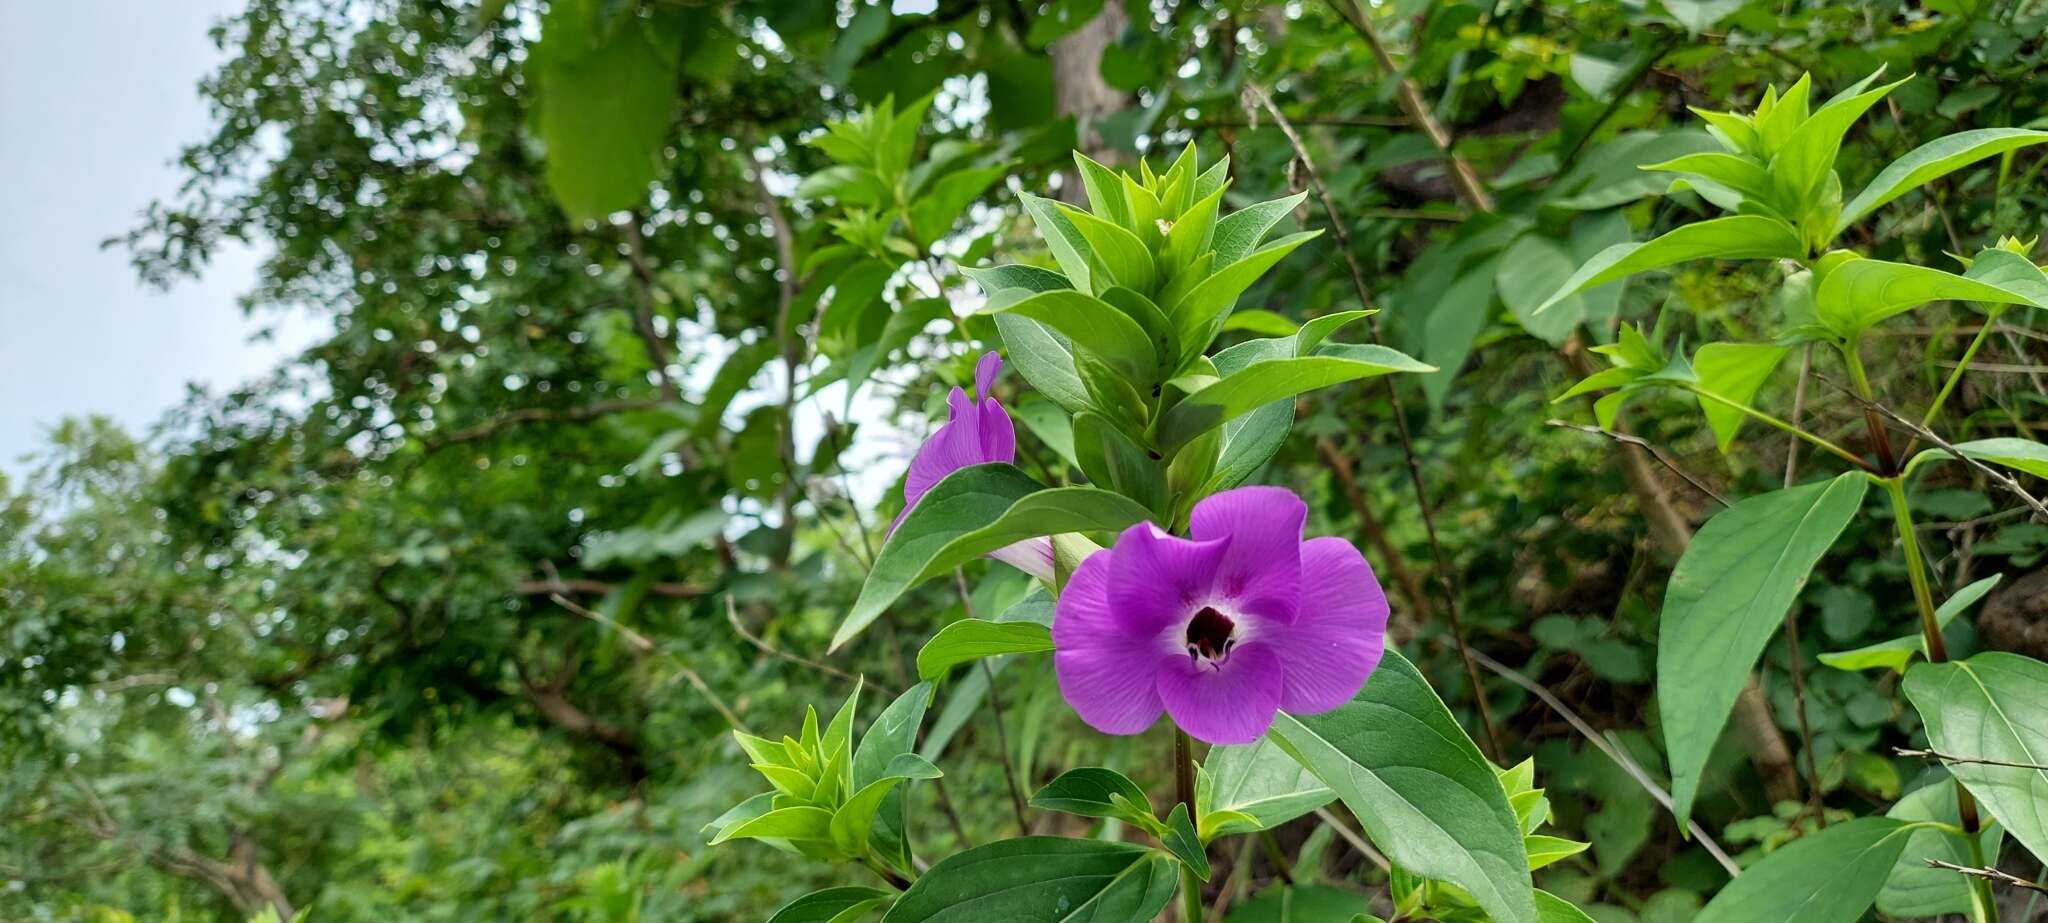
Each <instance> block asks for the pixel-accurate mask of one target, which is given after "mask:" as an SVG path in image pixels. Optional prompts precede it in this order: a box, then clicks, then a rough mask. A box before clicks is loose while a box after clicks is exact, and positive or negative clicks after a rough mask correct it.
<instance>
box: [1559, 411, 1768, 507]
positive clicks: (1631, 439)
mask: <svg viewBox="0 0 2048 923" xmlns="http://www.w3.org/2000/svg"><path fill="white" fill-rule="evenodd" d="M1544 422H1545V424H1546V425H1549V426H1555V427H1558V428H1560V429H1569V430H1576V431H1578V432H1581V433H1586V434H1588V435H1593V436H1600V437H1603V438H1607V439H1612V440H1614V441H1615V442H1619V443H1621V444H1622V445H1632V446H1635V447H1637V448H1639V449H1642V450H1643V451H1645V452H1648V453H1650V457H1651V458H1654V459H1656V460H1657V462H1658V463H1659V464H1661V465H1663V466H1664V467H1666V468H1668V469H1670V470H1671V473H1672V474H1675V475H1678V476H1679V477H1681V478H1684V479H1685V482H1686V483H1687V484H1691V485H1692V487H1693V489H1694V490H1697V491H1699V492H1700V493H1703V494H1706V495H1707V496H1709V497H1711V498H1713V500H1714V502H1715V503H1719V504H1721V505H1722V506H1729V505H1730V504H1729V502H1728V498H1727V497H1723V496H1721V495H1720V494H1719V493H1718V492H1716V491H1715V490H1714V489H1713V488H1712V487H1708V486H1707V483H1706V482H1705V481H1702V480H1700V479H1699V478H1696V477H1694V476H1692V474H1691V473H1690V472H1687V471H1686V470H1685V469H1684V468H1680V467H1679V466H1678V463H1677V462H1675V461H1672V460H1671V457H1670V456H1668V455H1666V454H1664V451H1663V450H1662V449H1659V448H1657V447H1656V446H1655V445H1653V444H1651V442H1650V441H1649V440H1648V439H1644V438H1643V437H1641V436H1636V435H1631V434H1629V433H1617V432H1615V431H1613V430H1608V429H1601V428H1600V427H1597V426H1587V425H1586V424H1584V423H1573V422H1570V421H1568V420H1546V421H1544Z"/></svg>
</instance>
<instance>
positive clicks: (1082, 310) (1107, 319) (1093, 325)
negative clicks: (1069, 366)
mask: <svg viewBox="0 0 2048 923" xmlns="http://www.w3.org/2000/svg"><path fill="white" fill-rule="evenodd" d="M986 313H992V314H998V316H1000V314H1013V315H1016V316H1019V317H1027V318H1030V319H1032V320H1035V321H1038V322H1039V323H1042V324H1044V325H1046V326H1047V327H1050V328H1052V329H1053V330H1056V331H1058V332H1059V334H1060V335H1061V336H1063V337H1065V338H1066V340H1067V342H1068V343H1070V344H1072V346H1073V348H1074V349H1078V350H1081V351H1084V352H1087V353H1089V354H1091V355H1093V356H1095V357H1096V358H1098V359H1100V360H1102V361H1103V362H1105V363H1107V364H1108V365H1110V366H1111V367H1113V368H1115V369H1116V370H1117V371H1119V372H1121V373H1123V374H1126V375H1129V376H1130V377H1131V379H1132V380H1134V381H1138V382H1143V383H1144V384H1145V386H1147V387H1149V386H1150V385H1152V384H1153V383H1155V382H1156V381H1157V380H1158V375H1159V361H1158V358H1157V356H1156V354H1155V353H1154V351H1153V349H1152V340H1151V337H1149V336H1148V335H1146V333H1145V328H1143V327H1140V326H1138V322H1137V321H1134V320H1132V319H1131V318H1130V316H1129V315H1127V314H1125V313H1124V312H1122V311H1119V310H1117V309H1116V308H1114V307H1111V306H1110V305H1108V304H1105V303H1103V301H1102V299H1100V298H1096V297H1095V296H1093V295H1087V294H1083V293H1081V292H1078V291H1074V290H1073V289H1058V290H1054V291H1050V292H1041V293H1039V294H1036V295H1032V296H1031V297H1029V298H1026V299H1024V300H1022V301H1018V302H1015V303H1013V304H1008V305H1002V306H993V305H992V306H991V307H990V308H989V309H987V312H986ZM1005 342H1007V340H1006V341H1005Z"/></svg>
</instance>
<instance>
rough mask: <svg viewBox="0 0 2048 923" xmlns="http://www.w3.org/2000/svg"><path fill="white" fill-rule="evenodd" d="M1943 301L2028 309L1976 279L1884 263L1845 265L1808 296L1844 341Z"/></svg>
mask: <svg viewBox="0 0 2048 923" xmlns="http://www.w3.org/2000/svg"><path fill="white" fill-rule="evenodd" d="M1944 300H1957V301H1983V302H1989V303H1992V304H2028V303H2029V302H2028V301H2027V299H2026V298H2025V297H2024V296H2022V295H2019V294H2016V293H2013V292H2009V291H2006V290H2005V289H2003V288H1999V287H1998V286H1995V285H1991V284H1988V283H1985V282H1979V281H1977V280H1975V279H1971V278H1967V277H1964V276H1959V275H1956V274H1954V273H1949V272H1943V271H1941V270H1939V269H1929V268H1927V267H1925V266H1915V265H1912V264H1910V263H1891V262H1886V261H1884V260H1859V259H1852V260H1848V261H1846V262H1844V263H1842V264H1841V265H1839V266H1836V267H1835V268H1834V269H1833V270H1830V271H1829V272H1828V274H1827V277H1826V278H1824V279H1822V280H1821V282H1820V287H1819V288H1817V289H1815V290H1814V293H1813V306H1814V310H1815V312H1816V313H1817V314H1818V315H1819V316H1820V322H1821V323H1822V324H1824V325H1826V326H1827V328H1828V329H1829V330H1832V331H1834V332H1835V333H1837V334H1839V335H1841V336H1845V337H1853V336H1855V335H1856V334H1858V333H1860V332H1862V331H1864V330H1867V329H1869V328H1870V327H1871V325H1873V324H1876V323H1878V322H1880V321H1883V320H1885V319H1886V318H1889V317H1893V316H1896V315H1899V314H1903V313H1905V312H1907V311H1910V310H1912V309H1914V308H1917V307H1919V306H1921V305H1923V304H1926V303H1928V302H1930V301H1944Z"/></svg>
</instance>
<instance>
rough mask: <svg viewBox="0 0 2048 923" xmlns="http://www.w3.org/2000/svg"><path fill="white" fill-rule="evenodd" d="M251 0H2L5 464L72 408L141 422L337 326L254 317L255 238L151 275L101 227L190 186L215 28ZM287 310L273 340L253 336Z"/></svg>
mask: <svg viewBox="0 0 2048 923" xmlns="http://www.w3.org/2000/svg"><path fill="white" fill-rule="evenodd" d="M241 6H242V0H56V2H52V0H0V472H7V473H19V472H20V471H21V470H22V464H21V460H20V457H21V456H22V455H24V454H25V453H28V452H30V451H34V450H36V449H38V448H39V447H40V446H41V445H42V444H43V441H44V439H43V436H44V433H45V432H46V431H47V429H48V428H49V427H50V426H51V425H53V424H55V423H56V422H57V421H58V420H60V419H63V418H64V417H68V416H79V415H84V414H89V413H102V414H106V415H108V416H110V417H112V418H114V419H115V420H116V421H118V422H119V423H121V424H122V425H123V426H125V427H127V428H128V429H129V430H130V431H131V432H136V433H140V432H142V431H143V430H145V429H146V428H147V427H148V426H149V424H151V423H153V422H155V421H156V419H157V418H158V417H159V415H161V414H162V412H163V411H164V410H166V409H168V408H169V407H171V406H172V405H174V404H176V403H178V402H179V401H180V400H181V399H182V397H183V395H184V393H185V388H186V385H187V383H190V382H196V383H199V384H201V385H203V386H205V387H207V388H208V389H209V390H211V391H214V392H216V393H218V392H222V391H225V390H228V389H230V388H232V387H234V386H235V385H237V384H240V383H242V382H243V381H246V380H248V379H250V378H254V377H256V376H258V375H261V374H263V373H264V372H266V371H268V370H269V369H271V368H272V367H274V366H276V365H277V364H278V363H279V362H280V361H281V360H283V359H285V358H286V357H288V356H290V355H291V354H293V353H295V352H297V351H298V350H299V349H300V348H303V347H304V346H305V345H307V344H309V343H310V342H311V341H312V340H313V339H314V338H315V337H316V336H317V334H318V332H319V331H320V330H321V329H322V327H323V326H324V321H323V322H317V323H316V322H315V321H312V320H309V319H307V318H305V317H283V318H280V317H278V316H276V315H265V316H259V317H256V318H248V317H244V316H243V314H242V311H241V308H240V307H239V306H238V305H237V304H236V302H235V299H236V296H237V295H239V294H241V293H242V292H245V291H247V290H248V289H250V288H251V287H252V286H253V281H254V275H255V267H256V262H257V256H256V254H254V253H252V252H250V251H248V250H246V249H234V250H228V251H225V252H222V253H220V254H218V255H217V257H216V259H215V260H214V262H213V263H212V265H211V266H209V267H208V269H207V271H206V274H205V276H204V277H203V278H202V279H200V280H197V281H184V282H180V283H179V284H178V285H176V286H175V287H173V288H172V289H171V290H170V291H169V292H167V293H160V292H155V291H151V290H149V289H147V288H145V287H144V286H143V285H142V284H141V283H140V282H139V281H137V279H136V277H135V273H134V272H133V271H132V270H131V269H130V268H129V266H128V261H127V254H126V252H125V251H124V250H122V249H119V248H115V249H109V250H101V249H100V246H99V244H100V241H102V240H104V239H106V238H108V237H111V236H115V235H117V234H120V233H122V232H125V231H126V230H128V229H129V228H130V227H132V226H133V225H134V224H135V222H136V218H137V216H138V215H139V213H140V212H141V210H142V209H143V208H144V207H145V206H147V205H148V204H149V202H150V201H151V200H152V199H155V198H158V197H162V196H167V195H169V194H171V193H172V192H174V191H175V190H176V189H177V186H178V182H179V179H180V176H179V173H178V171H177V170H176V169H175V168H174V167H173V166H172V165H171V161H172V160H173V159H174V158H175V157H176V156H177V154H178V151H179V150H180V149H181V148H182V147H183V146H184V145H186V144H190V143H192V142H195V141H198V140H200V139H202V138H204V137H205V136H206V133H207V131H208V129H209V126H210V120H209V118H208V113H207V109H206V105H205V103H204V102H203V101H202V100H201V99H200V97H199V93H198V82H199V79H200V78H201V77H202V76H204V75H205V74H206V73H207V72H208V71H209V70H210V69H211V68H212V67H213V66H214V65H215V64H216V63H217V62H218V61H219V60H220V55H219V53H218V52H216V51H215V49H214V48H213V44H212V42H211V41H210V40H209V39H208V38H207V34H206V33H207V30H208V28H209V27H211V26H212V25H213V23H214V22H215V21H216V20H218V19H220V18H221V17H223V16H226V15H228V14H231V13H233V12H236V11H238V10H239V9H240V8H241ZM267 326H277V327H278V330H277V335H276V337H275V340H274V341H269V342H263V341H254V342H252V339H251V338H252V337H253V336H254V335H256V334H258V333H259V332H261V331H262V330H263V329H264V328H265V327H267Z"/></svg>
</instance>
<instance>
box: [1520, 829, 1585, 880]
mask: <svg viewBox="0 0 2048 923" xmlns="http://www.w3.org/2000/svg"><path fill="white" fill-rule="evenodd" d="M1592 845H1593V844H1591V843H1581V842H1579V841H1577V840H1567V839H1565V838H1564V837H1561V836H1545V835H1543V834H1540V833H1539V834H1530V835H1529V836H1526V837H1524V838H1523V839H1522V848H1523V849H1526V850H1528V851H1529V871H1532V872H1533V871H1535V870H1537V869H1540V868H1542V867H1544V866H1546V865H1550V864H1552V863H1555V862H1559V861H1561V860H1564V859H1569V858H1571V857H1572V856H1576V855H1578V854H1579V853H1582V852H1585V851H1586V848H1587V847H1589V846H1592Z"/></svg>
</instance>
